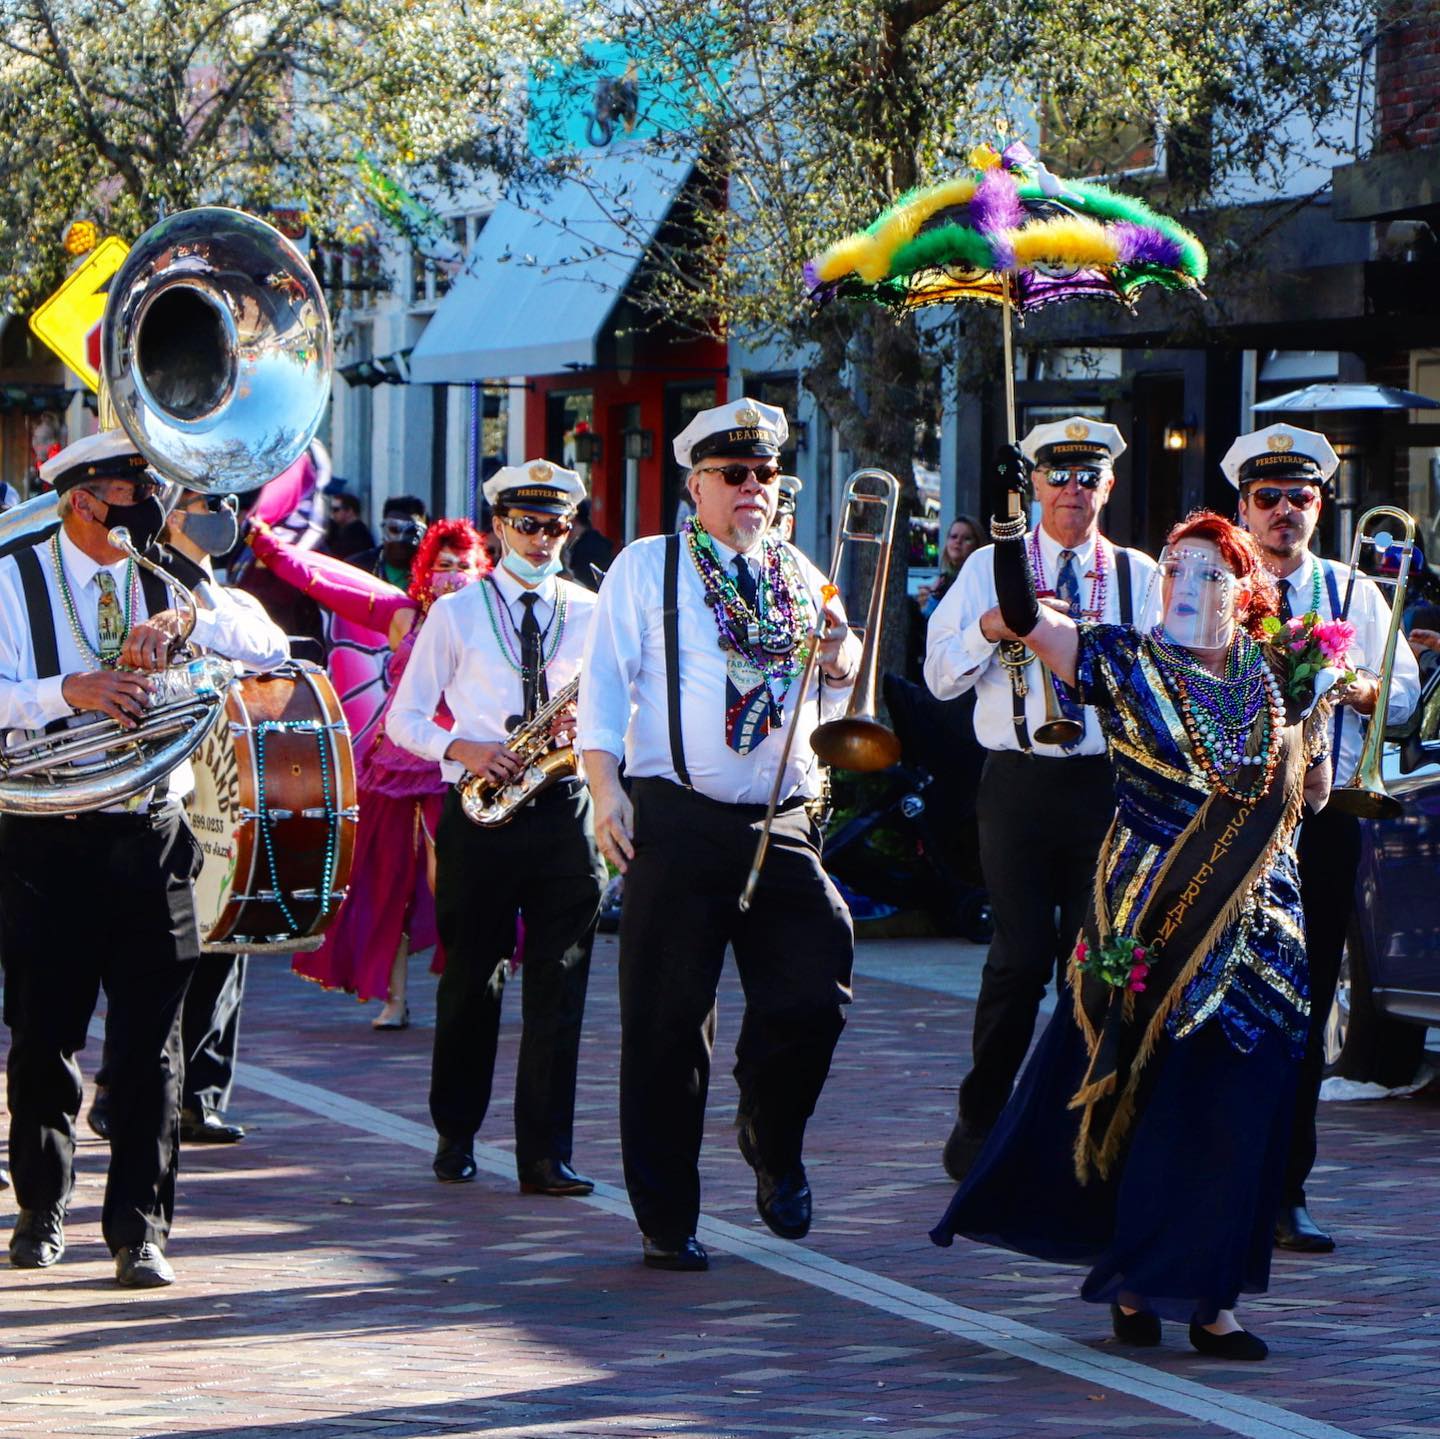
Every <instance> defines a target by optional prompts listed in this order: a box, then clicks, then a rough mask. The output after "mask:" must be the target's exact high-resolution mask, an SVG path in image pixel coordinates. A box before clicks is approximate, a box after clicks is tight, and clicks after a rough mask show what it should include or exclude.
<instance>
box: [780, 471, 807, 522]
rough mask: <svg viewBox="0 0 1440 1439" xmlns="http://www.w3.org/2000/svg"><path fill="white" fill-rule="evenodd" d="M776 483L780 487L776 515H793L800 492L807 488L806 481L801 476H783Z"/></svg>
mask: <svg viewBox="0 0 1440 1439" xmlns="http://www.w3.org/2000/svg"><path fill="white" fill-rule="evenodd" d="M775 483H776V485H777V486H778V493H777V494H776V496H775V513H776V514H777V515H793V514H794V513H795V503H796V501H797V500H798V499H799V498H800V491H801V490H803V489H804V488H805V481H804V480H802V479H801V478H800V476H799V475H781V476H780V478H779V479H778V480H777V481H776V482H775Z"/></svg>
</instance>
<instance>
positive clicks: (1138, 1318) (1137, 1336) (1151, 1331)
mask: <svg viewBox="0 0 1440 1439" xmlns="http://www.w3.org/2000/svg"><path fill="white" fill-rule="evenodd" d="M1110 1327H1111V1329H1113V1330H1114V1331H1115V1337H1116V1338H1117V1339H1118V1340H1119V1341H1120V1342H1121V1343H1122V1344H1129V1345H1132V1346H1133V1347H1134V1348H1136V1349H1153V1348H1154V1347H1155V1345H1157V1344H1158V1343H1159V1342H1160V1316H1159V1315H1158V1314H1151V1313H1149V1312H1148V1311H1147V1310H1144V1309H1137V1310H1136V1311H1135V1313H1133V1314H1127V1313H1126V1312H1125V1311H1124V1310H1123V1309H1122V1308H1121V1307H1120V1306H1119V1305H1118V1304H1112V1305H1111V1306H1110Z"/></svg>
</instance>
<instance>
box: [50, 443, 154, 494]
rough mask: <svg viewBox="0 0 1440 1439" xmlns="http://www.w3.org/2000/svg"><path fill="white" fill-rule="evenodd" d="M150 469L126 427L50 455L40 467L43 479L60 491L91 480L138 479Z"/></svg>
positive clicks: (66, 447) (151, 477)
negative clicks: (127, 432) (126, 431)
mask: <svg viewBox="0 0 1440 1439" xmlns="http://www.w3.org/2000/svg"><path fill="white" fill-rule="evenodd" d="M148 468H149V461H147V460H146V458H145V456H144V455H142V454H141V453H140V451H139V450H137V449H136V448H135V441H134V440H132V439H131V438H130V436H129V435H127V434H126V433H125V431H124V430H101V431H100V432H99V433H98V434H95V435H86V436H85V438H84V439H83V440H76V441H75V443H74V444H73V445H66V446H65V448H64V449H63V450H61V451H60V452H59V454H55V455H51V456H50V458H49V459H48V460H46V461H45V463H44V464H43V465H41V466H40V478H41V479H42V480H43V481H44V482H45V483H46V484H47V485H51V486H53V487H54V488H55V489H56V490H57V491H60V490H68V489H71V488H72V487H73V486H75V485H83V484H85V483H86V482H87V481H90V480H96V481H99V480H138V479H141V478H144V477H145V471H146V470H147V469H148ZM148 478H150V479H154V478H155V477H154V476H153V475H151V476H149V477H148Z"/></svg>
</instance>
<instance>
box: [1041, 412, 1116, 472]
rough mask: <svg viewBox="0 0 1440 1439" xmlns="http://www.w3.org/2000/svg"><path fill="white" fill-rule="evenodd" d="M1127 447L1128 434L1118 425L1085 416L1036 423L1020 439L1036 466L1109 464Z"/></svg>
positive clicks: (1072, 416)
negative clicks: (1125, 434) (1122, 432)
mask: <svg viewBox="0 0 1440 1439" xmlns="http://www.w3.org/2000/svg"><path fill="white" fill-rule="evenodd" d="M1125 448H1126V446H1125V436H1124V435H1122V434H1121V433H1120V431H1119V430H1118V429H1116V427H1115V426H1114V425H1111V424H1107V423H1106V422H1105V421H1104V420H1087V419H1086V418H1085V417H1084V415H1071V416H1070V418H1069V419H1066V420H1051V421H1049V422H1048V423H1047V424H1043V425H1036V426H1035V428H1034V429H1032V430H1031V431H1030V433H1029V434H1028V435H1026V436H1025V438H1024V439H1023V440H1021V441H1020V452H1021V454H1023V455H1024V456H1025V458H1026V459H1027V460H1029V461H1030V463H1031V464H1032V465H1067V464H1068V465H1108V464H1112V463H1113V462H1114V461H1115V459H1116V458H1117V457H1118V456H1120V455H1123V454H1124V453H1125Z"/></svg>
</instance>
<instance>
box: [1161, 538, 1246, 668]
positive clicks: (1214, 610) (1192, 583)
mask: <svg viewBox="0 0 1440 1439" xmlns="http://www.w3.org/2000/svg"><path fill="white" fill-rule="evenodd" d="M1160 578H1161V580H1162V582H1163V583H1164V584H1165V586H1166V588H1167V589H1168V591H1169V594H1168V596H1167V598H1166V601H1165V618H1164V620H1163V621H1162V624H1163V626H1164V629H1165V633H1166V634H1167V635H1168V636H1169V637H1170V638H1171V639H1172V640H1173V641H1174V642H1175V643H1176V644H1177V645H1183V646H1184V647H1185V648H1186V649H1191V650H1215V649H1220V648H1221V647H1222V646H1224V645H1228V644H1229V643H1230V639H1231V636H1232V635H1233V634H1234V633H1235V593H1236V590H1237V588H1238V583H1237V581H1236V579H1235V576H1234V574H1233V573H1231V571H1230V568H1229V566H1227V565H1226V564H1225V562H1224V561H1223V560H1222V559H1221V558H1220V554H1219V552H1218V551H1217V550H1216V549H1215V548H1214V546H1213V545H1208V544H1205V543H1204V542H1203V541H1191V542H1189V543H1186V542H1184V541H1182V542H1181V543H1180V544H1179V545H1177V546H1175V547H1174V548H1171V547H1169V546H1167V547H1166V549H1165V553H1164V554H1162V555H1161V556H1160Z"/></svg>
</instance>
